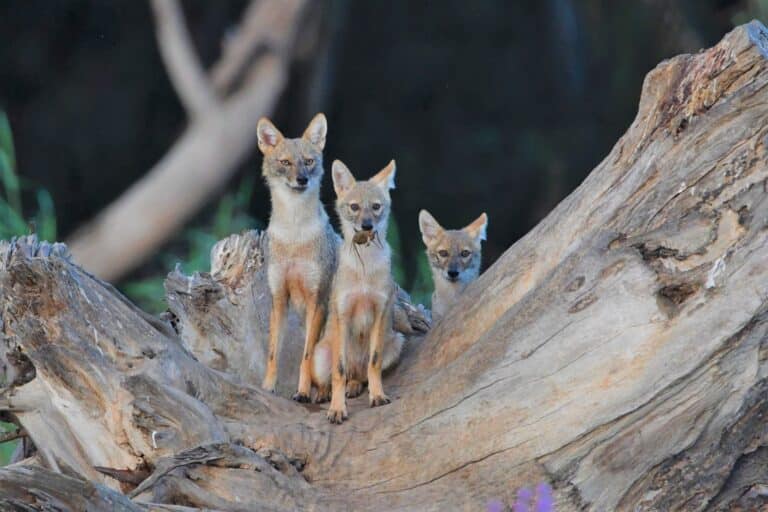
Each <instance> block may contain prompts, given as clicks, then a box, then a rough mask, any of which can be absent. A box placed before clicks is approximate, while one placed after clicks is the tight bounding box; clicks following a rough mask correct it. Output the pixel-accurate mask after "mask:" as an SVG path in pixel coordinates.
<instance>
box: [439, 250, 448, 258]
mask: <svg viewBox="0 0 768 512" xmlns="http://www.w3.org/2000/svg"><path fill="white" fill-rule="evenodd" d="M437 255H438V256H440V257H441V258H447V257H448V251H446V250H445V249H442V250H440V251H437Z"/></svg>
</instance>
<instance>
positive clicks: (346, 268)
mask: <svg viewBox="0 0 768 512" xmlns="http://www.w3.org/2000/svg"><path fill="white" fill-rule="evenodd" d="M332 173H333V184H334V189H335V190H336V194H337V201H336V210H337V213H338V214H339V218H340V220H341V227H342V232H343V234H344V241H343V243H342V245H341V247H340V248H339V256H338V268H337V270H336V275H335V277H334V281H333V288H332V291H331V301H330V305H329V307H330V314H329V319H328V323H327V325H326V332H325V336H324V337H323V339H322V340H321V341H320V342H319V344H318V346H317V350H316V351H315V358H314V360H313V365H312V367H313V381H314V383H315V385H316V386H317V388H318V399H320V400H323V399H325V398H327V397H328V393H329V391H330V394H331V405H330V408H329V410H328V419H329V420H330V421H331V422H332V423H341V422H342V421H343V420H344V419H345V418H346V417H347V406H346V396H350V397H352V396H357V395H358V394H360V393H361V392H362V389H363V386H364V385H365V383H366V382H367V383H368V391H369V403H370V405H371V406H372V407H373V406H377V405H384V404H386V403H389V398H388V397H387V395H386V394H385V393H384V387H383V384H382V380H381V372H382V370H383V369H386V368H388V367H389V366H391V365H393V364H394V363H395V362H396V361H397V359H398V357H399V354H400V350H401V348H402V344H403V337H402V334H400V333H397V332H395V331H394V330H393V328H392V318H393V304H394V299H395V285H394V281H393V280H392V269H391V267H392V264H391V252H390V248H389V245H387V243H386V230H387V223H388V219H389V211H390V207H391V201H390V197H389V189H390V188H393V187H394V175H395V163H394V161H392V162H390V164H389V165H388V166H387V167H385V168H384V169H383V170H382V171H380V172H379V173H378V174H376V175H375V176H374V177H373V178H371V179H370V180H368V181H362V182H357V181H356V180H355V179H354V177H353V176H352V173H351V172H349V169H347V167H346V166H345V165H344V164H343V163H341V162H339V161H335V162H334V163H333V169H332ZM366 225H369V226H370V227H371V231H373V232H375V235H376V236H375V237H373V240H372V241H369V242H367V243H363V244H362V245H358V244H356V243H355V234H356V233H359V232H360V231H364V229H363V227H364V226H366ZM358 239H359V238H358Z"/></svg>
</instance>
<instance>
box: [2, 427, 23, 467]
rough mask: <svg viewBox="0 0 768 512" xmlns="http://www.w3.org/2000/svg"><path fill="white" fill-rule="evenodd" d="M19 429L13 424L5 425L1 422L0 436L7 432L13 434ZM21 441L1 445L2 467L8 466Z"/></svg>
mask: <svg viewBox="0 0 768 512" xmlns="http://www.w3.org/2000/svg"><path fill="white" fill-rule="evenodd" d="M17 428H18V427H16V425H14V424H13V423H5V422H3V421H0V434H3V433H5V432H13V431H14V430H16V429H17ZM19 442H20V441H19V440H18V439H17V440H14V441H8V442H6V443H0V466H5V465H6V464H8V462H9V461H10V459H11V455H13V451H14V450H15V449H16V446H18V444H19Z"/></svg>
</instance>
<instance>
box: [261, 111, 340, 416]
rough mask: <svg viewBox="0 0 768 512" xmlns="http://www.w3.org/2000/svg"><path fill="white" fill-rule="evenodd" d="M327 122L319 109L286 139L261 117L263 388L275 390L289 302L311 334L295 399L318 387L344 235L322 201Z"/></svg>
mask: <svg viewBox="0 0 768 512" xmlns="http://www.w3.org/2000/svg"><path fill="white" fill-rule="evenodd" d="M326 132H327V124H326V120H325V116H324V115H323V114H317V115H316V116H315V117H314V119H312V121H311V122H310V123H309V126H308V127H307V129H306V131H305V132H304V135H302V136H301V137H300V138H296V139H286V138H285V137H283V134H282V133H280V131H279V130H278V129H277V128H275V125H273V124H272V123H271V122H270V121H269V120H268V119H266V118H262V119H260V120H259V124H258V127H257V133H258V142H259V149H260V150H261V152H262V153H263V154H264V164H263V166H262V173H263V175H264V178H265V180H266V182H267V185H268V186H269V192H270V196H271V198H272V215H271V216H270V219H269V226H268V227H267V236H268V240H269V261H268V264H267V278H268V281H269V289H270V292H271V293H272V313H271V315H270V318H269V356H268V359H267V370H266V373H265V375H264V380H263V382H262V387H263V388H264V389H267V390H269V391H272V392H274V390H275V384H276V383H277V367H278V361H279V354H280V332H281V331H282V330H283V322H284V319H285V314H286V308H287V306H288V304H289V303H290V305H292V306H293V307H294V308H297V309H298V310H300V311H301V310H303V311H304V317H305V322H304V323H305V327H306V338H305V340H304V352H303V353H302V359H301V366H300V369H299V386H298V391H297V392H296V394H295V395H294V396H293V399H294V400H296V401H299V402H308V401H309V399H310V391H311V387H312V377H311V375H312V373H311V358H312V352H313V349H314V346H315V343H316V342H317V339H318V337H319V336H320V330H321V328H322V327H323V324H324V322H325V317H326V311H325V304H326V302H327V300H328V296H329V291H330V286H331V281H332V279H333V273H334V271H335V268H336V248H337V246H338V245H339V243H340V241H339V237H338V235H337V234H336V233H335V232H334V231H333V228H332V227H331V225H330V223H329V222H328V215H327V214H326V213H325V209H324V208H323V205H322V203H321V202H320V182H321V180H322V177H323V148H324V147H325V136H326Z"/></svg>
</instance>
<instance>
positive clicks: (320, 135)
mask: <svg viewBox="0 0 768 512" xmlns="http://www.w3.org/2000/svg"><path fill="white" fill-rule="evenodd" d="M256 132H257V135H258V141H259V149H260V150H261V152H262V154H263V155H264V163H263V165H262V174H263V175H264V179H266V181H267V185H268V186H269V188H270V189H271V190H280V188H279V187H285V188H284V189H288V190H290V191H292V192H293V193H296V194H303V193H304V192H306V191H307V190H312V191H316V192H317V191H319V190H320V182H321V180H322V177H323V148H324V147H325V135H326V133H327V132H328V125H327V123H326V120H325V116H324V115H323V114H322V113H320V114H317V115H316V116H315V117H314V118H313V119H312V121H311V122H310V123H309V126H307V129H306V130H305V131H304V135H302V136H301V137H299V138H296V139H286V138H285V137H284V136H283V134H282V133H280V130H278V129H277V128H276V127H275V125H274V124H272V122H271V121H270V120H269V119H267V118H266V117H262V118H261V119H259V124H258V125H257V127H256Z"/></svg>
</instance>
